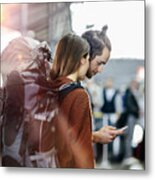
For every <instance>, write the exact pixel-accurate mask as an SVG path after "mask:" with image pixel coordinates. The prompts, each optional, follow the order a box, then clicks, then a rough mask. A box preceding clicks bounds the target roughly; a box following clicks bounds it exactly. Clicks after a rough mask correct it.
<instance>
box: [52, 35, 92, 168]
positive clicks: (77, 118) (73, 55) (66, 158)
mask: <svg viewBox="0 0 155 180" xmlns="http://www.w3.org/2000/svg"><path fill="white" fill-rule="evenodd" d="M88 59H89V45H88V43H87V42H86V41H85V40H84V39H82V38H80V37H79V36H77V35H74V34H68V35H66V36H64V37H63V38H62V39H61V40H60V41H59V43H58V45H57V48H56V53H55V57H54V63H53V65H52V70H51V79H52V81H53V88H56V89H58V88H59V89H60V88H61V87H62V86H63V85H66V84H70V83H73V82H79V81H80V80H83V79H84V78H85V75H86V73H87V70H88V67H89V61H88ZM60 97H61V96H60ZM55 124H56V152H57V160H58V161H57V165H58V167H60V168H94V156H93V148H92V127H91V110H90V103H89V98H88V94H87V92H86V90H85V89H83V88H76V89H74V90H72V91H71V92H69V93H68V94H67V95H65V96H63V98H62V97H61V98H59V113H58V116H57V117H56V118H55Z"/></svg>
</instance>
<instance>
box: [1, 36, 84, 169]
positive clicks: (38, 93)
mask: <svg viewBox="0 0 155 180" xmlns="http://www.w3.org/2000/svg"><path fill="white" fill-rule="evenodd" d="M23 42H24V43H25V44H26V45H27V43H28V41H26V40H25V39H24V41H21V39H20V41H18V39H16V42H15V44H16V43H23ZM22 45H23V44H22ZM18 46H19V44H18ZM23 47H24V45H23ZM10 48H11V47H10ZM16 51H18V49H17V50H16ZM31 54H32V56H31V55H30V56H29V57H31V58H32V59H31V60H30V61H28V63H27V65H26V66H25V68H23V69H22V70H21V71H17V70H14V71H12V72H11V73H10V74H9V75H8V77H7V81H6V83H5V94H6V98H5V101H4V113H3V122H2V146H3V150H2V166H16V167H17V166H25V167H44V168H45V167H57V160H56V150H55V123H54V120H53V119H54V116H55V115H57V112H58V97H59V95H60V94H61V97H64V96H65V95H66V94H68V93H69V92H70V91H72V90H73V89H75V88H81V85H80V84H79V83H69V84H66V85H65V86H64V85H63V87H62V88H60V89H61V90H52V87H51V83H50V82H49V81H48V71H47V70H48V67H47V61H49V59H50V50H49V49H47V47H45V46H42V45H39V46H38V45H37V46H36V47H35V49H32V51H31ZM9 56H10V54H9Z"/></svg>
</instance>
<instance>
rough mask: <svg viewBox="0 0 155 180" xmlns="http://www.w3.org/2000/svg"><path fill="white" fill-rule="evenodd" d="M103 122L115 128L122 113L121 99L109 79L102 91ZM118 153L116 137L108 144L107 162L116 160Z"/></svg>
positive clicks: (118, 141)
mask: <svg viewBox="0 0 155 180" xmlns="http://www.w3.org/2000/svg"><path fill="white" fill-rule="evenodd" d="M102 97H103V106H102V107H101V111H102V113H103V121H104V123H107V124H108V125H110V126H116V125H117V121H118V120H119V118H120V115H121V113H122V99H121V96H120V93H119V91H118V90H117V89H116V88H115V87H114V82H113V79H112V78H111V77H109V78H108V79H107V80H106V82H105V86H104V89H103V96H102ZM119 153H120V139H119V137H117V138H116V139H115V140H114V141H113V142H111V143H109V144H108V161H109V162H115V161H117V160H118V157H119Z"/></svg>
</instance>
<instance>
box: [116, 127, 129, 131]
mask: <svg viewBox="0 0 155 180" xmlns="http://www.w3.org/2000/svg"><path fill="white" fill-rule="evenodd" d="M127 128H128V126H124V127H122V128H120V129H118V130H121V131H124V130H126V129H127Z"/></svg>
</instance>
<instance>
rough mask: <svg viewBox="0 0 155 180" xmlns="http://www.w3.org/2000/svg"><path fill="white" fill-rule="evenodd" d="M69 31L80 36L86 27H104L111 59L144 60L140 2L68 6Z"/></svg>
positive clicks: (143, 13) (142, 2)
mask: <svg viewBox="0 0 155 180" xmlns="http://www.w3.org/2000/svg"><path fill="white" fill-rule="evenodd" d="M71 11H72V27H73V30H74V31H75V32H76V33H77V34H79V35H81V34H82V33H83V32H84V31H86V30H87V29H86V26H87V25H94V26H93V28H92V29H96V30H100V29H101V28H102V27H103V25H105V24H107V25H108V31H107V35H108V36H109V38H110V40H111V43H112V52H111V58H136V59H144V58H145V54H144V49H145V46H144V40H145V38H144V33H145V32H144V29H145V28H144V26H145V24H144V23H145V22H144V16H145V9H144V1H110V2H109V1H108V2H107V1H104V2H84V3H78V4H77V3H76V4H73V5H72V6H71Z"/></svg>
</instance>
